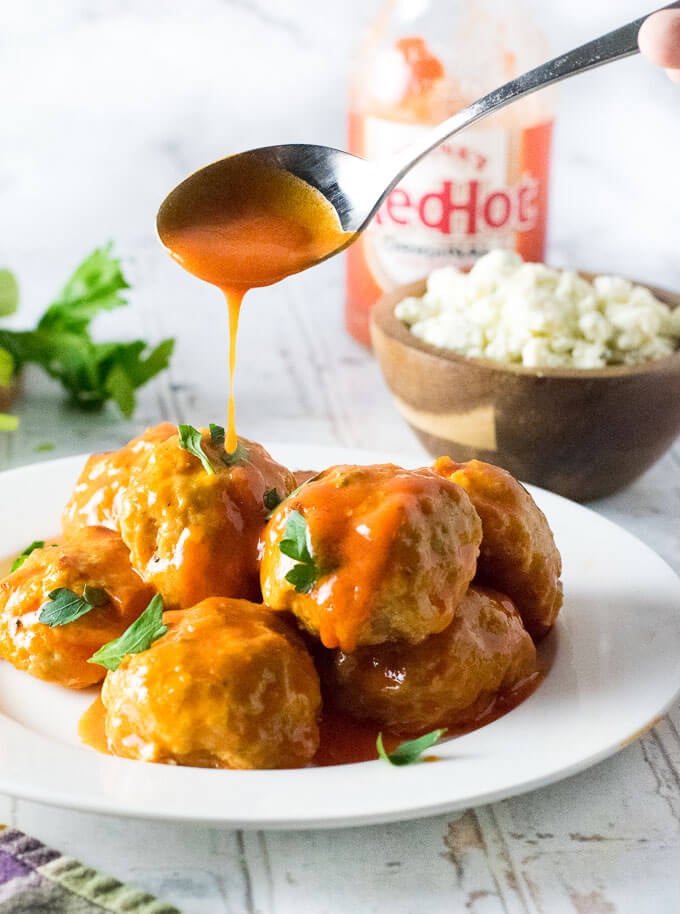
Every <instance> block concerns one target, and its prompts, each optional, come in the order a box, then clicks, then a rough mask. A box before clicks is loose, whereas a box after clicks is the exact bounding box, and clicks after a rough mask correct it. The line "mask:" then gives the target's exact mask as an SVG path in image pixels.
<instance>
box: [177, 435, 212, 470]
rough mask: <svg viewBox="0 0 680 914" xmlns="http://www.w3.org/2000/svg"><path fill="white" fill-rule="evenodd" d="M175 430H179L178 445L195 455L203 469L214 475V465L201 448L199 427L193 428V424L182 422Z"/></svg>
mask: <svg viewBox="0 0 680 914" xmlns="http://www.w3.org/2000/svg"><path fill="white" fill-rule="evenodd" d="M177 431H178V432H179V446H180V447H181V448H182V450H183V451H187V452H188V453H189V454H193V455H194V457H197V458H198V459H199V460H200V461H201V463H202V464H203V469H204V470H205V471H206V473H209V474H210V475H211V476H214V475H215V467H214V466H213V465H212V463H210V459H209V457H208V455H207V454H206V452H205V451H204V450H203V435H202V434H201V432H200V431H199V429H197V428H194V427H193V425H184V424H182V425H178V426H177Z"/></svg>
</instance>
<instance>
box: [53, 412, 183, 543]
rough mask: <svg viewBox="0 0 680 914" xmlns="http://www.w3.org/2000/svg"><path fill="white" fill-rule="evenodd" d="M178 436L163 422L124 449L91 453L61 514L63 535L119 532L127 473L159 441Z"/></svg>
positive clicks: (169, 425) (171, 426)
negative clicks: (90, 529) (91, 529)
mask: <svg viewBox="0 0 680 914" xmlns="http://www.w3.org/2000/svg"><path fill="white" fill-rule="evenodd" d="M176 434H177V426H176V425H172V423H170V422H162V423H161V424H160V425H155V426H153V427H152V428H148V429H147V430H146V431H145V432H144V433H143V434H142V435H140V436H139V437H138V438H133V439H132V441H130V442H129V443H128V444H126V445H125V447H122V448H120V449H119V450H117V451H108V452H107V453H104V454H92V456H91V457H89V458H88V460H87V462H86V464H85V466H84V467H83V471H82V473H81V474H80V476H79V478H78V481H77V482H76V484H75V488H74V489H73V492H72V493H71V497H70V498H69V500H68V502H67V503H66V507H65V508H64V511H63V513H62V518H61V524H62V529H63V531H64V533H65V534H66V535H68V534H75V533H76V532H77V531H78V530H80V529H81V528H82V527H86V526H88V525H99V526H102V527H108V528H109V529H111V530H117V529H118V510H117V497H118V493H119V492H120V491H121V490H122V489H124V487H125V486H126V485H127V482H128V478H129V476H130V470H131V469H132V467H133V466H134V465H135V464H137V463H138V462H139V461H140V460H143V458H144V456H145V455H146V454H147V453H148V452H149V451H150V449H151V448H153V446H154V445H155V444H156V443H157V442H159V441H165V439H166V438H169V437H170V436H171V435H176Z"/></svg>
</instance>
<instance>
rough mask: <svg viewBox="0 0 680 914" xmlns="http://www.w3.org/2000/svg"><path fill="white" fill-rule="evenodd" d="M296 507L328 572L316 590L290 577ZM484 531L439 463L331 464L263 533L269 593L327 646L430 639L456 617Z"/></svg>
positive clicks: (271, 601)
mask: <svg viewBox="0 0 680 914" xmlns="http://www.w3.org/2000/svg"><path fill="white" fill-rule="evenodd" d="M293 511H297V512H299V513H300V514H301V515H302V516H303V517H304V519H305V522H306V524H307V533H308V545H309V546H310V547H311V553H312V556H313V558H314V562H315V564H316V566H317V569H318V572H319V575H318V577H317V580H316V581H315V582H314V583H313V585H312V587H311V589H310V590H309V592H308V593H299V592H297V591H296V590H295V587H294V586H293V584H291V583H290V582H289V581H287V580H286V574H287V573H288V572H289V570H290V569H291V567H292V566H293V565H294V560H293V559H291V558H289V557H287V556H285V555H284V554H283V553H282V552H281V550H280V548H279V547H280V544H281V541H282V539H284V538H285V536H286V526H287V523H288V518H289V517H290V515H291V512H293ZM480 540H481V523H480V521H479V518H478V517H477V514H476V512H475V510H474V508H473V507H472V504H471V502H470V499H469V498H468V496H467V495H466V493H465V492H464V490H463V489H461V488H460V486H457V485H455V484H453V483H451V482H449V481H447V480H444V479H442V478H441V477H439V476H437V475H436V474H435V473H433V472H431V471H430V470H427V469H425V470H403V469H401V468H400V467H396V466H393V465H392V464H384V465H377V466H368V467H358V466H336V467H331V468H330V469H328V470H326V471H325V472H323V473H321V474H319V476H317V477H315V478H313V479H311V480H310V481H309V482H307V483H306V484H305V485H303V486H302V488H301V489H299V491H297V492H296V493H295V494H294V495H293V496H292V497H291V498H289V499H288V500H287V501H286V502H284V504H282V505H280V506H279V507H278V508H277V509H276V510H275V511H274V512H273V514H272V517H271V520H270V521H269V524H268V525H267V528H266V530H265V533H264V536H263V555H262V564H261V585H262V592H263V594H264V600H265V602H266V603H267V604H268V605H269V606H271V607H272V608H274V609H277V610H291V611H292V612H293V613H295V615H296V616H297V617H298V619H299V620H300V621H301V622H302V624H303V625H304V626H305V628H306V629H307V630H308V631H309V632H311V633H312V634H315V635H318V636H319V637H320V638H321V641H322V642H323V644H324V645H325V646H326V647H330V648H332V647H341V648H342V649H343V650H345V651H353V650H355V648H356V647H357V646H358V645H365V644H380V643H382V642H383V641H388V640H394V639H404V640H406V641H411V642H417V641H421V640H422V639H423V638H426V637H427V636H428V635H430V634H432V633H434V632H439V631H441V630H442V629H444V628H445V627H446V626H447V625H448V624H449V622H450V621H451V619H452V618H453V614H454V612H455V610H456V606H457V605H458V603H459V602H460V600H461V599H462V597H463V595H464V594H465V591H466V590H467V587H468V584H469V583H470V581H471V580H472V578H473V576H474V573H475V568H476V561H477V553H478V551H479V543H480Z"/></svg>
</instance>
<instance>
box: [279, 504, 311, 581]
mask: <svg viewBox="0 0 680 914" xmlns="http://www.w3.org/2000/svg"><path fill="white" fill-rule="evenodd" d="M308 532H309V531H308V526H307V521H306V520H305V519H304V517H303V516H302V514H300V512H299V511H291V512H290V514H289V515H288V518H287V519H286V529H285V532H284V536H283V539H282V540H281V542H280V543H279V550H280V551H281V552H282V553H283V555H287V556H288V557H289V558H291V559H295V560H296V562H297V563H298V564H296V565H294V566H293V568H291V569H290V571H289V572H288V573H287V574H286V580H287V581H288V583H289V584H292V585H293V587H294V588H295V590H296V592H297V593H309V591H310V590H311V589H312V587H313V586H314V584H315V583H316V581H317V580H318V579H319V577H320V576H321V572H320V570H319V566H318V565H317V563H316V561H315V559H314V556H313V555H312V553H311V551H310V548H309V545H308V543H307V538H308Z"/></svg>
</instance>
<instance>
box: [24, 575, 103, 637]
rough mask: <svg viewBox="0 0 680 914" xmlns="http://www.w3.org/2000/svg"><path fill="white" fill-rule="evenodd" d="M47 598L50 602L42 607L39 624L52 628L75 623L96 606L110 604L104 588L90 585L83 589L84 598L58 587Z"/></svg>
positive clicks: (66, 588)
mask: <svg viewBox="0 0 680 914" xmlns="http://www.w3.org/2000/svg"><path fill="white" fill-rule="evenodd" d="M47 596H48V599H49V602H48V603H45V604H43V606H42V607H41V609H40V615H39V616H38V622H42V623H43V625H49V627H50V628H55V626H58V625H68V623H69V622H75V621H76V619H80V617H81V616H84V615H85V614H86V613H89V612H90V610H92V609H94V608H95V606H103V605H104V604H105V603H108V602H109V595H108V594H107V592H106V591H105V590H104V588H103V587H93V586H91V585H89V584H86V585H85V587H84V588H83V595H82V597H81V596H79V595H78V594H77V593H74V591H72V590H69V589H68V587H57V589H56V590H52V591H50V593H48V595H47Z"/></svg>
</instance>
